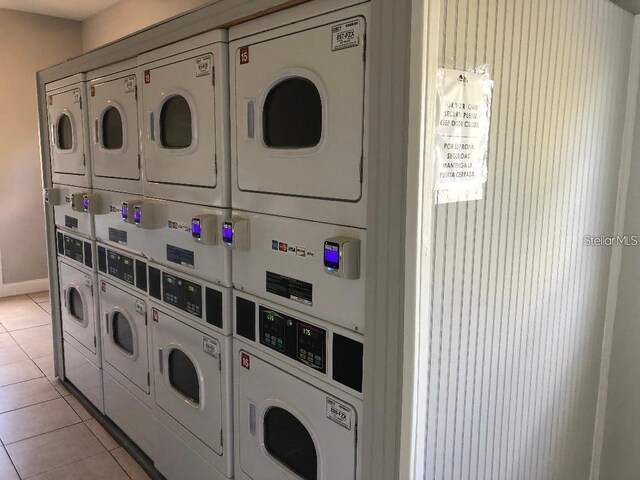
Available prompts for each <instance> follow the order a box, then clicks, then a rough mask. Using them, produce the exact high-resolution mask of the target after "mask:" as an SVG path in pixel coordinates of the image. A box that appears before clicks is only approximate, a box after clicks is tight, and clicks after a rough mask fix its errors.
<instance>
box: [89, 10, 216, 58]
mask: <svg viewBox="0 0 640 480" xmlns="http://www.w3.org/2000/svg"><path fill="white" fill-rule="evenodd" d="M206 3H209V1H208V0H122V1H121V2H118V3H116V4H115V5H113V6H111V7H109V8H107V9H106V10H103V11H102V12H100V13H97V14H96V15H93V16H92V17H89V18H88V19H87V20H85V21H84V22H83V23H82V44H83V50H84V51H85V52H87V51H89V50H93V49H95V48H98V47H100V46H102V45H105V44H106V43H109V42H113V41H114V40H117V39H119V38H122V37H124V36H126V35H129V34H131V33H134V32H136V31H138V30H141V29H143V28H146V27H149V26H151V25H153V24H155V23H158V22H161V21H163V20H166V19H167V18H170V17H173V16H175V15H179V14H181V13H184V12H187V11H189V10H192V9H194V8H196V7H199V6H202V5H204V4H206Z"/></svg>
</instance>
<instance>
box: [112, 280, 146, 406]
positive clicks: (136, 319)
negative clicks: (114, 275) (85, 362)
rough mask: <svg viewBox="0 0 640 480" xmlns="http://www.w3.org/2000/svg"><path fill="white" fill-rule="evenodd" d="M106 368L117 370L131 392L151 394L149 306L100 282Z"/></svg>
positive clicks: (120, 290) (118, 289)
mask: <svg viewBox="0 0 640 480" xmlns="http://www.w3.org/2000/svg"><path fill="white" fill-rule="evenodd" d="M100 313H101V315H102V322H103V327H102V335H103V337H102V338H103V342H102V344H103V353H102V355H103V357H104V361H105V365H104V368H105V370H106V371H108V372H109V373H111V374H113V372H111V371H110V370H111V369H114V370H116V371H117V372H118V374H119V375H122V377H119V376H118V375H116V376H117V377H118V379H119V380H120V382H121V383H124V384H126V386H127V387H128V388H129V390H131V391H134V392H136V393H138V392H144V393H145V394H148V393H149V391H150V387H149V381H148V375H149V352H148V341H147V337H148V336H147V325H146V303H145V302H144V301H143V300H142V299H139V298H138V297H136V296H134V295H131V294H130V293H128V292H126V291H124V290H122V289H120V288H118V287H116V286H114V285H112V284H110V283H108V282H106V281H104V280H101V281H100Z"/></svg>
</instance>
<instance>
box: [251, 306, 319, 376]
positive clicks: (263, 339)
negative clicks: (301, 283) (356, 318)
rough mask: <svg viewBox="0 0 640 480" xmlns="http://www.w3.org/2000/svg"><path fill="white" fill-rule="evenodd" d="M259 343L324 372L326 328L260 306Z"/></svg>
mask: <svg viewBox="0 0 640 480" xmlns="http://www.w3.org/2000/svg"><path fill="white" fill-rule="evenodd" d="M259 312H260V343H261V344H262V345H264V346H266V347H269V348H271V349H272V350H275V351H277V352H279V353H281V354H283V355H286V356H287V357H289V358H293V359H294V360H297V361H298V362H301V363H304V364H305V365H306V366H308V367H311V368H313V369H315V370H318V371H320V372H322V373H326V370H327V366H326V344H327V332H326V330H324V329H322V328H319V327H316V326H315V325H311V324H309V323H306V322H302V321H300V320H297V319H296V318H293V317H290V316H288V315H285V314H283V313H280V312H277V311H275V310H272V309H269V308H266V307H263V306H260V310H259Z"/></svg>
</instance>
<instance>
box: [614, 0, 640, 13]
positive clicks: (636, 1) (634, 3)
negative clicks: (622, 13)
mask: <svg viewBox="0 0 640 480" xmlns="http://www.w3.org/2000/svg"><path fill="white" fill-rule="evenodd" d="M611 1H612V2H613V3H617V4H618V5H620V6H621V7H622V8H624V9H625V10H628V11H630V12H631V13H633V14H634V15H637V14H639V13H640V0H611Z"/></svg>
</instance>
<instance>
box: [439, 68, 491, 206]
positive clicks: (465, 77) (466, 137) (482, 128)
mask: <svg viewBox="0 0 640 480" xmlns="http://www.w3.org/2000/svg"><path fill="white" fill-rule="evenodd" d="M492 88H493V82H492V80H491V79H490V78H489V75H488V73H484V74H480V73H472V72H464V71H460V70H448V69H439V70H438V79H437V90H438V103H437V118H436V120H437V122H438V124H437V128H436V157H435V172H434V190H435V191H436V203H449V202H460V201H467V200H480V199H482V192H483V187H482V185H483V184H484V183H485V182H486V181H487V149H488V145H489V126H490V121H489V120H490V109H491V92H492Z"/></svg>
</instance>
